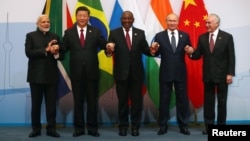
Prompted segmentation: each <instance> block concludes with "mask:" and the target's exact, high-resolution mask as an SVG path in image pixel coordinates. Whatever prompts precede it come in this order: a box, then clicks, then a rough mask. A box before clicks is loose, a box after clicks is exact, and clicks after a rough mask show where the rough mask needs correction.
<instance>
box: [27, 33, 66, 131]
mask: <svg viewBox="0 0 250 141" xmlns="http://www.w3.org/2000/svg"><path fill="white" fill-rule="evenodd" d="M54 39H56V40H57V42H58V44H59V45H60V39H59V36H57V35H56V34H54V33H51V32H47V33H46V34H44V33H43V32H41V31H39V30H37V31H34V32H30V33H28V34H27V35H26V40H25V53H26V56H27V57H28V59H29V60H28V73H27V82H29V84H30V89H31V103H32V106H31V107H32V109H31V124H32V128H33V130H34V131H40V130H41V122H40V118H41V104H42V100H43V96H44V98H45V106H46V119H47V122H48V124H47V129H48V130H54V129H55V124H56V121H55V116H56V97H57V92H56V89H57V83H58V74H59V72H58V68H57V60H56V59H55V57H54V55H52V54H50V53H46V51H45V48H46V47H47V46H48V43H49V42H50V41H51V40H54ZM59 56H61V55H60V54H59ZM59 59H62V58H59Z"/></svg>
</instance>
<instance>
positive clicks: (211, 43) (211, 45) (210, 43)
mask: <svg viewBox="0 0 250 141" xmlns="http://www.w3.org/2000/svg"><path fill="white" fill-rule="evenodd" d="M213 36H214V34H211V36H210V41H209V47H210V51H211V52H213V50H214V39H213Z"/></svg>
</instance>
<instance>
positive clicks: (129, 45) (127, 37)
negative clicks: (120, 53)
mask: <svg viewBox="0 0 250 141" xmlns="http://www.w3.org/2000/svg"><path fill="white" fill-rule="evenodd" d="M128 31H129V30H126V42H127V45H128V49H129V50H131V46H132V44H131V40H130V36H129V33H128Z"/></svg>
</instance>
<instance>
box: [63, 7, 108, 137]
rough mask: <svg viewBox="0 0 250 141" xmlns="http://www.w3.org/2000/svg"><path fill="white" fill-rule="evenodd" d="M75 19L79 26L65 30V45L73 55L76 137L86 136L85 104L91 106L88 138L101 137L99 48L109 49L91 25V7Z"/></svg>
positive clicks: (71, 76) (87, 116) (71, 63)
mask: <svg viewBox="0 0 250 141" xmlns="http://www.w3.org/2000/svg"><path fill="white" fill-rule="evenodd" d="M75 16H76V24H74V25H73V27H71V28H69V29H67V30H65V33H64V36H63V44H62V45H63V48H64V49H65V50H66V51H70V78H71V84H72V91H73V98H74V128H75V132H74V133H73V137H78V136H81V135H84V134H85V120H84V117H85V116H84V113H85V111H84V101H86V103H87V107H86V109H87V111H86V113H87V115H86V118H87V119H86V126H87V130H88V134H89V135H92V136H95V137H99V132H98V119H97V114H98V82H99V61H98V48H100V49H105V47H106V43H107V41H106V40H105V39H104V37H103V36H102V35H101V31H100V30H99V29H98V28H96V27H93V26H90V25H88V22H89V19H90V10H89V9H88V8H87V7H78V8H77V9H76V13H75ZM82 34H83V35H82ZM80 38H84V39H83V40H81V39H80ZM81 41H83V42H81Z"/></svg>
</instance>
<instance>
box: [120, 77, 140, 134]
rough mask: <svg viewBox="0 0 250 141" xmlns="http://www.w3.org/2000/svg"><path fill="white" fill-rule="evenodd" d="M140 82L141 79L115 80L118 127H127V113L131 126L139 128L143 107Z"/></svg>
mask: <svg viewBox="0 0 250 141" xmlns="http://www.w3.org/2000/svg"><path fill="white" fill-rule="evenodd" d="M142 84H143V83H142V81H141V80H131V79H129V80H116V93H117V97H118V118H119V129H125V130H127V129H128V126H129V115H130V120H131V126H132V128H133V129H139V128H140V124H141V119H142V109H143V96H142Z"/></svg>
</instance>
